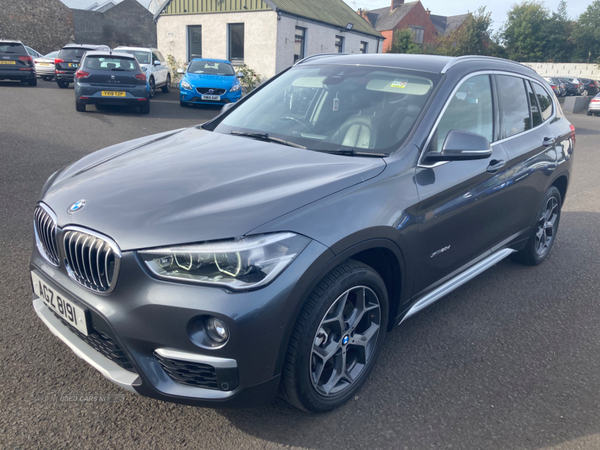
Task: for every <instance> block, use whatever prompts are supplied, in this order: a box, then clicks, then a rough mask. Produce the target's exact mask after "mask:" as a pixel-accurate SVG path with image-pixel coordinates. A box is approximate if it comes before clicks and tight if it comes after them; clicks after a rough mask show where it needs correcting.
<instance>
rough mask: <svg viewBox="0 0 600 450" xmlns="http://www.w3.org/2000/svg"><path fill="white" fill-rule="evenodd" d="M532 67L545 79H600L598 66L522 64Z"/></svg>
mask: <svg viewBox="0 0 600 450" xmlns="http://www.w3.org/2000/svg"><path fill="white" fill-rule="evenodd" d="M522 64H523V65H525V66H528V67H531V68H532V69H533V70H535V71H536V72H537V73H538V74H539V75H541V76H543V77H581V78H591V79H593V80H599V79H600V69H599V68H598V66H597V65H596V64H578V63H522Z"/></svg>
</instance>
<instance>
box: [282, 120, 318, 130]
mask: <svg viewBox="0 0 600 450" xmlns="http://www.w3.org/2000/svg"><path fill="white" fill-rule="evenodd" d="M279 120H289V121H291V122H296V123H298V124H300V125H302V126H303V127H304V129H305V130H306V131H310V132H312V128H311V127H310V126H308V124H306V123H304V122H302V121H301V120H300V119H297V118H296V117H292V116H285V117H282V118H281V119H279Z"/></svg>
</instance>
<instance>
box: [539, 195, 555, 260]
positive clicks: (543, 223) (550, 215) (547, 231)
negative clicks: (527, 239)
mask: <svg viewBox="0 0 600 450" xmlns="http://www.w3.org/2000/svg"><path fill="white" fill-rule="evenodd" d="M557 219H558V200H557V199H556V197H550V198H549V199H548V201H547V202H546V207H545V208H544V211H543V212H542V217H540V219H539V220H538V227H537V231H536V233H535V251H536V253H537V254H538V256H543V255H545V254H546V253H547V252H548V250H549V249H550V247H551V246H552V241H553V240H554V236H555V234H556V233H555V228H556V227H555V225H556V220H557Z"/></svg>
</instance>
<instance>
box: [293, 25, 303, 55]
mask: <svg viewBox="0 0 600 450" xmlns="http://www.w3.org/2000/svg"><path fill="white" fill-rule="evenodd" d="M305 44H306V28H300V27H296V41H295V43H294V62H296V61H298V60H299V59H303V58H304V52H305Z"/></svg>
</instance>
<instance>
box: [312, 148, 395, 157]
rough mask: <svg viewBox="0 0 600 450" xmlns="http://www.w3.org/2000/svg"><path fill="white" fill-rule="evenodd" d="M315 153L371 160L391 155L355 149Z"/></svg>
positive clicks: (338, 149)
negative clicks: (369, 158)
mask: <svg viewBox="0 0 600 450" xmlns="http://www.w3.org/2000/svg"><path fill="white" fill-rule="evenodd" d="M315 151H317V152H322V153H331V154H333V155H342V156H368V157H371V158H385V157H386V156H390V154H389V153H374V152H361V151H359V150H356V149H354V148H337V149H327V150H315Z"/></svg>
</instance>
